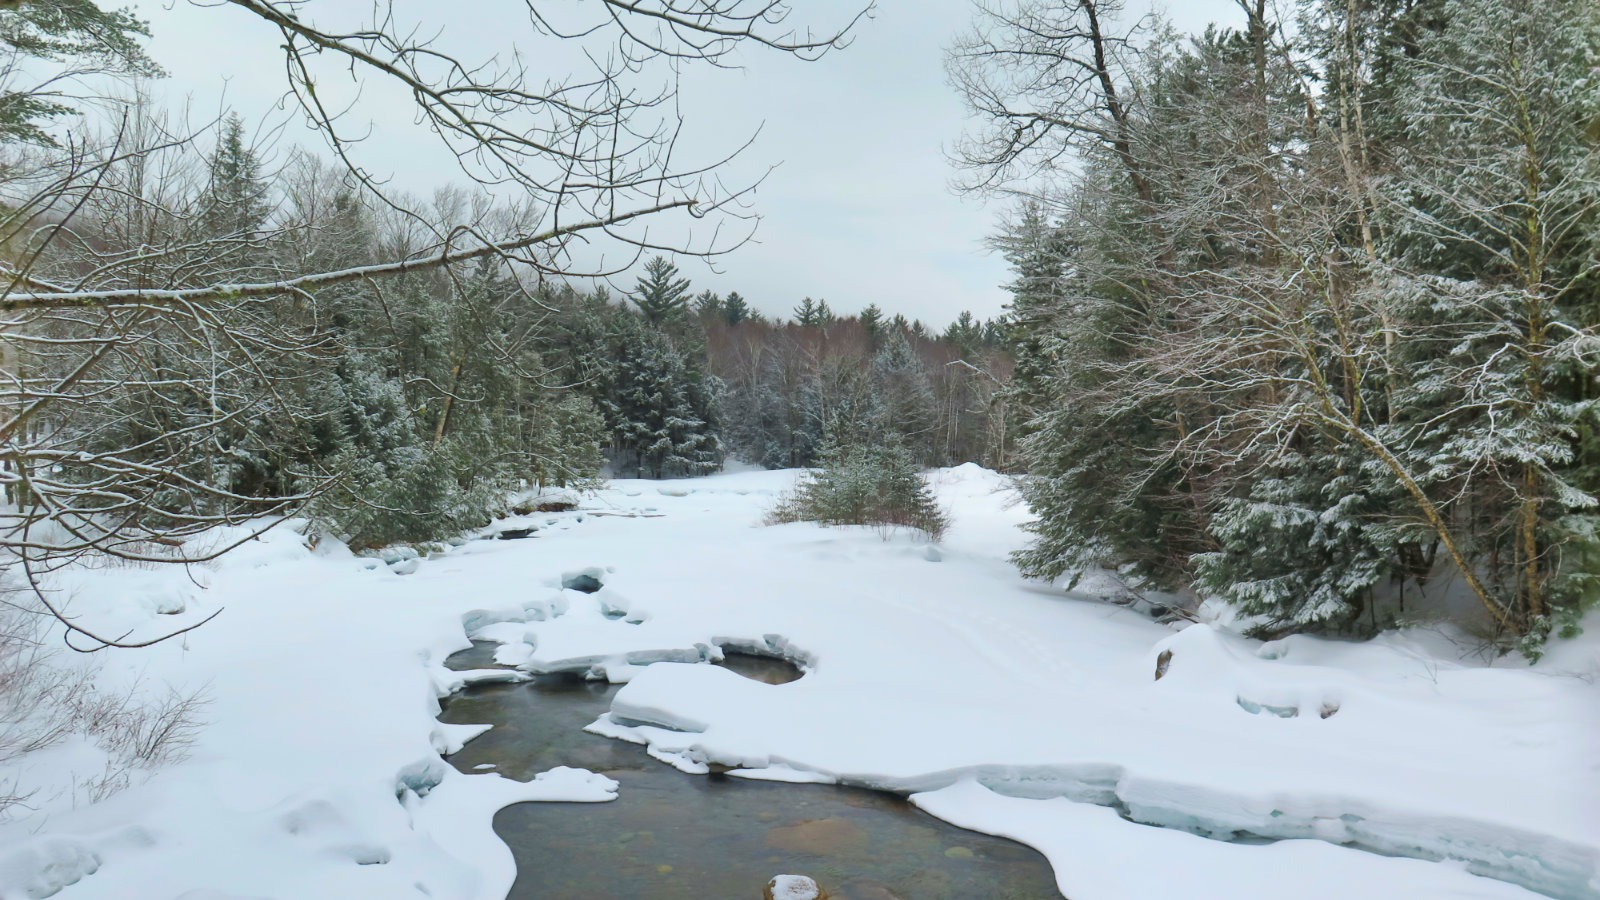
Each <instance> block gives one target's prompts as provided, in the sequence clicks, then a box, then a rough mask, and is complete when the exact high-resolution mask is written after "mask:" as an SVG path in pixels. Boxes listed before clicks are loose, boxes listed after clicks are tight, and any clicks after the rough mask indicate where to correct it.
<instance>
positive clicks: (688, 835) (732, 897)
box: [440, 645, 1061, 900]
mask: <svg viewBox="0 0 1600 900" xmlns="http://www.w3.org/2000/svg"><path fill="white" fill-rule="evenodd" d="M492 654H493V645H478V646H475V647H474V648H473V649H472V650H464V651H462V652H461V653H458V654H456V655H455V656H453V657H451V658H450V660H449V661H448V664H449V665H450V666H451V667H452V668H482V667H486V666H488V665H492V658H493V657H492ZM728 656H729V659H728V660H727V661H726V662H725V663H724V665H726V666H727V667H728V668H731V669H734V670H735V671H738V672H739V673H740V674H742V675H746V676H747V677H752V678H756V679H758V680H762V681H768V682H770V683H780V682H782V681H786V680H791V679H792V678H793V677H794V675H796V674H798V673H797V670H795V669H794V668H793V667H792V666H790V665H789V664H788V663H786V662H783V661H781V660H769V659H765V658H763V657H753V656H747V655H743V654H733V653H730V654H728ZM616 690H617V687H616V686H615V685H610V684H606V683H603V682H590V681H583V680H581V679H577V678H572V677H544V678H540V679H538V680H536V681H534V682H530V683H526V684H493V685H481V686H477V687H473V688H469V689H468V690H466V691H464V692H463V693H460V694H457V695H455V696H454V697H452V698H450V699H449V700H448V701H447V702H446V704H445V710H444V713H443V714H442V715H441V716H440V718H441V719H443V720H444V721H446V722H454V723H463V724H465V723H483V722H488V723H492V724H493V725H494V728H492V729H490V730H489V732H488V733H486V734H484V735H483V736H482V737H479V738H477V739H476V740H473V741H471V742H469V743H468V744H467V746H466V747H465V748H463V749H462V750H461V752H459V753H456V754H455V755H453V756H451V757H450V762H451V763H453V764H454V765H455V766H456V768H458V769H460V770H461V771H463V772H478V771H484V770H480V769H477V768H476V767H477V766H479V765H481V764H484V763H492V764H493V765H494V769H495V771H498V772H500V773H501V774H503V775H506V776H508V777H510V778H516V779H519V780H526V779H529V778H532V777H533V776H534V775H535V774H537V773H539V772H542V771H544V770H546V769H549V768H552V767H554V766H577V767H581V768H585V769H590V770H592V771H595V772H600V773H602V774H604V775H606V776H607V777H610V778H613V779H616V781H617V782H619V784H620V788H619V789H618V798H617V799H616V800H614V801H612V802H610V803H520V804H517V805H515V806H509V807H507V808H505V809H503V810H501V811H500V813H499V814H498V815H497V816H496V817H495V821H494V825H495V831H496V832H497V833H499V835H500V837H501V838H502V839H503V840H505V842H506V843H507V844H508V845H509V846H510V847H511V851H512V853H513V855H514V856H515V857H516V861H517V880H516V884H515V886H514V887H513V888H512V889H511V894H510V898H511V900H611V898H618V900H620V898H628V900H634V898H639V900H758V898H760V897H761V888H762V886H763V885H764V884H766V882H767V879H769V878H771V877H772V876H773V875H777V874H780V873H785V872H789V873H796V874H803V875H810V876H811V877H813V878H815V879H816V880H817V881H818V883H819V884H821V885H822V887H823V888H825V889H826V890H827V891H828V892H829V894H830V896H831V897H832V898H834V900H895V898H899V900H1058V898H1060V896H1061V895H1060V893H1059V892H1058V891H1057V890H1056V887H1055V877H1054V876H1053V875H1052V874H1051V870H1050V864H1049V863H1048V862H1047V861H1046V860H1045V858H1044V857H1043V856H1042V855H1041V854H1039V853H1038V852H1037V851H1035V850H1033V849H1032V848H1029V847H1026V846H1024V845H1022V844H1018V843H1015V842H1013V841H1008V840H1004V839H1001V838H995V837H990V836H988V835H983V834H977V833H975V832H971V831H965V830H963V829H960V828H956V827H955V826H953V825H949V824H946V823H945V822H941V821H940V820H938V819H935V818H934V817H932V816H930V815H928V814H927V813H924V812H922V811H921V810H919V809H917V808H916V807H914V806H912V805H911V804H910V803H908V802H906V801H905V800H904V799H902V798H900V797H897V796H894V795H892V794H885V793H881V792H877V791H868V790H862V789H859V788H847V787H838V786H834V785H817V784H782V783H776V782H765V781H750V780H748V779H742V778H732V777H728V776H725V775H710V776H706V775H685V774H683V773H682V772H679V771H677V770H676V769H673V768H672V767H670V766H668V765H666V764H664V763H661V762H657V761H656V760H654V759H651V758H650V757H649V756H648V755H647V754H646V753H645V751H644V748H642V747H639V746H637V745H634V744H628V743H624V742H622V741H615V740H611V739H608V738H603V737H599V736H598V735H593V734H587V733H585V732H584V731H583V727H584V726H585V725H588V724H589V723H590V722H593V721H594V720H595V718H596V717H597V716H599V715H600V714H601V713H603V712H605V711H606V710H608V709H609V708H610V704H611V695H612V694H613V693H615V692H616Z"/></svg>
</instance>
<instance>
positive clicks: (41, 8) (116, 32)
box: [0, 0, 161, 146]
mask: <svg viewBox="0 0 1600 900" xmlns="http://www.w3.org/2000/svg"><path fill="white" fill-rule="evenodd" d="M149 36H150V30H149V27H148V26H147V25H146V23H145V22H143V21H141V20H140V19H138V18H137V17H136V16H134V15H133V13H132V12H130V11H129V10H126V9H119V10H110V11H108V10H103V9H101V8H100V6H99V4H97V3H95V2H94V0H52V2H49V3H10V4H6V5H5V7H3V8H0V45H3V46H4V47H6V48H7V49H9V50H10V51H11V52H12V53H14V54H16V55H17V56H20V57H23V58H25V59H26V58H32V59H36V60H42V61H44V63H45V64H46V65H47V66H49V67H51V68H52V71H53V72H54V73H55V74H56V77H55V78H52V79H51V80H50V81H49V82H47V83H46V86H45V87H42V88H40V89H37V90H24V91H18V90H8V89H5V88H0V143H11V142H25V143H32V144H41V145H45V146H54V145H55V140H54V139H53V138H51V137H50V135H49V134H48V133H46V131H45V127H46V126H47V125H48V124H49V123H50V122H51V121H53V120H55V119H58V118H60V117H61V116H65V115H70V114H72V113H73V112H75V110H74V109H73V107H72V106H70V105H69V104H68V103H66V102H63V97H64V96H65V95H66V94H67V93H68V91H64V90H62V89H61V88H62V85H61V84H60V83H59V80H58V79H60V78H61V77H62V75H63V74H64V72H63V70H65V73H71V72H77V73H79V74H92V73H97V72H98V73H114V74H129V75H146V76H150V75H159V74H161V69H160V67H159V66H157V65H156V64H155V63H154V62H151V60H150V58H149V57H147V56H146V55H145V52H144V49H143V48H142V47H141V46H140V45H139V42H140V39H141V38H147V37H149Z"/></svg>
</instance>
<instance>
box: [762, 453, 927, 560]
mask: <svg viewBox="0 0 1600 900" xmlns="http://www.w3.org/2000/svg"><path fill="white" fill-rule="evenodd" d="M767 519H768V522H770V523H772V524H780V523H784V522H817V523H819V524H822V525H878V526H884V527H891V528H912V529H915V530H917V531H921V532H923V533H925V534H927V535H928V537H930V538H932V539H933V540H936V541H937V540H939V538H940V537H942V536H943V535H944V531H945V529H946V528H947V527H949V525H950V520H949V517H948V516H946V515H945V513H944V512H943V511H942V510H941V509H939V505H938V503H937V502H936V501H935V500H934V497H933V492H932V491H930V490H929V489H928V486H927V485H926V484H925V483H923V481H922V476H921V475H920V474H918V472H917V467H916V464H915V463H914V462H912V459H911V455H910V454H909V453H907V452H906V451H905V450H904V449H903V448H901V447H898V446H895V445H892V444H887V443H882V444H876V445H869V444H857V445H854V446H841V445H839V444H837V443H830V444H829V446H828V447H826V448H825V449H824V450H823V452H822V459H821V467H820V468H818V469H815V470H813V471H812V472H810V473H808V474H807V475H805V476H804V477H803V478H802V479H801V482H800V484H798V485H797V486H796V487H795V489H794V491H793V492H792V493H791V494H789V495H788V496H786V497H784V498H783V499H782V500H781V501H779V503H778V507H777V508H776V509H774V510H773V511H772V512H771V513H770V514H769V515H768V517H767Z"/></svg>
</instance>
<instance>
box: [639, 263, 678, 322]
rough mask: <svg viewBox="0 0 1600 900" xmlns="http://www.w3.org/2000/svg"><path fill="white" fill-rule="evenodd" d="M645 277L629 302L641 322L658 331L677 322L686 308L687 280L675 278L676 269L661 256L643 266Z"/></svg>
mask: <svg viewBox="0 0 1600 900" xmlns="http://www.w3.org/2000/svg"><path fill="white" fill-rule="evenodd" d="M644 271H645V274H644V275H643V276H641V277H640V278H639V283H638V285H637V286H636V287H635V288H634V292H633V302H634V303H635V304H636V305H637V306H638V307H639V311H640V312H641V313H643V314H644V317H645V321H647V322H649V323H650V324H651V325H654V326H657V327H660V326H662V325H665V324H667V323H669V322H675V321H677V320H679V319H681V318H682V317H683V315H684V312H685V310H687V309H688V308H689V279H687V278H679V277H678V267H677V266H674V265H673V264H672V263H671V262H669V261H668V260H667V258H666V257H664V256H657V257H655V258H653V259H651V260H650V261H649V262H648V263H645V267H644Z"/></svg>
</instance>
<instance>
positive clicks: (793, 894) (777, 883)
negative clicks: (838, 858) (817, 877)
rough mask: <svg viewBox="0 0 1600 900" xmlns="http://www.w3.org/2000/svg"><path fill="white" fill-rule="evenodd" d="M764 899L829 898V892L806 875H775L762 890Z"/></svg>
mask: <svg viewBox="0 0 1600 900" xmlns="http://www.w3.org/2000/svg"><path fill="white" fill-rule="evenodd" d="M761 898H762V900H828V892H827V891H825V890H823V889H822V888H820V887H818V886H817V883H816V882H815V881H814V880H812V879H811V878H809V877H807V876H805V875H774V876H773V877H772V880H771V881H769V882H767V886H766V889H765V890H763V891H762V892H761Z"/></svg>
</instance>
